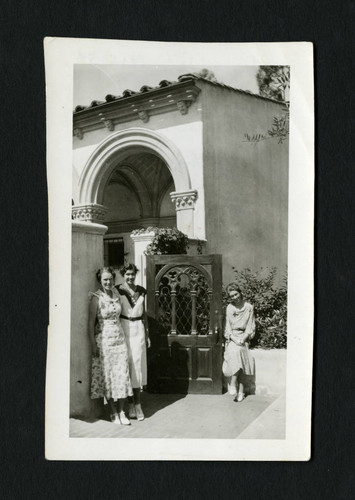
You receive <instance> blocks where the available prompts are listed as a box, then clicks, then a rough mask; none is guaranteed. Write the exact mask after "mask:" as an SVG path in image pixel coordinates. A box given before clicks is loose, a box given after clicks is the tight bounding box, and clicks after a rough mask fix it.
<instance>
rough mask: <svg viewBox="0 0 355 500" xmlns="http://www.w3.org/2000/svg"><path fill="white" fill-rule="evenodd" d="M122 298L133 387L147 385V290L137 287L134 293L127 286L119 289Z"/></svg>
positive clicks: (122, 322) (121, 286)
mask: <svg viewBox="0 0 355 500" xmlns="http://www.w3.org/2000/svg"><path fill="white" fill-rule="evenodd" d="M117 289H118V292H119V294H120V298H121V304H122V315H121V324H122V327H123V330H124V333H125V336H126V341H127V346H128V355H129V373H130V377H131V382H132V387H133V388H134V389H138V388H143V386H145V385H147V351H146V338H145V328H144V323H143V314H144V298H145V295H146V293H147V292H146V290H145V288H143V287H141V286H139V285H137V286H136V290H135V292H134V293H133V292H132V291H131V290H130V289H129V287H128V286H127V285H126V284H123V285H119V286H118V287H117Z"/></svg>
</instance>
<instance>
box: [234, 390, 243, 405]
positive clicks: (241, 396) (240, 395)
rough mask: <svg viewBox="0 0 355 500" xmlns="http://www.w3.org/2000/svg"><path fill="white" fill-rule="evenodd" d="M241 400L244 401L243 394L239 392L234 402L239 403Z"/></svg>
mask: <svg viewBox="0 0 355 500" xmlns="http://www.w3.org/2000/svg"><path fill="white" fill-rule="evenodd" d="M243 399H245V394H244V392H239V393H238V395H237V397H236V398H235V400H234V401H235V402H236V403H240V402H241V401H243Z"/></svg>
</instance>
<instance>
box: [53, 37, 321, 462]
mask: <svg viewBox="0 0 355 500" xmlns="http://www.w3.org/2000/svg"><path fill="white" fill-rule="evenodd" d="M44 48H45V70H46V95H47V179H48V195H49V275H50V306H49V308H50V311H49V313H50V314H49V318H50V325H49V328H48V351H47V374H46V422H45V426H46V427H45V442H46V446H45V456H46V458H47V459H49V460H253V461H266V460H267V461H270V460H277V461H281V460H282V461H285V460H292V461H305V460H309V459H310V449H311V402H312V359H313V309H314V305H313V300H314V295H313V278H314V277H313V270H314V267H313V258H314V256H313V251H314V249H313V246H314V245H313V238H314V236H313V229H314V228H313V226H314V90H313V45H312V44H311V43H309V42H283V43H175V42H146V41H122V40H97V39H79V38H78V39H75V38H45V40H44ZM172 61H174V64H177V65H180V64H184V65H186V66H188V65H190V66H194V65H199V66H200V65H204V66H206V67H208V66H209V65H216V62H218V65H224V66H228V65H231V66H247V65H253V66H258V65H287V66H290V68H291V88H290V102H291V112H290V143H289V144H290V149H289V225H288V336H287V343H288V346H287V385H286V438H285V439H282V440H268V439H265V440H264V439H255V440H253V439H137V438H135V439H125V438H122V439H123V440H124V446H122V442H121V441H120V445H119V446H113V443H114V442H117V438H106V439H103V438H95V439H93V438H71V437H69V377H70V307H71V188H72V112H73V66H74V65H75V64H117V65H124V64H127V65H138V64H144V65H148V64H152V65H171V63H172ZM113 439H114V440H115V441H113Z"/></svg>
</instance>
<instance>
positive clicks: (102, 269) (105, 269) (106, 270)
mask: <svg viewBox="0 0 355 500" xmlns="http://www.w3.org/2000/svg"><path fill="white" fill-rule="evenodd" d="M103 273H110V274H112V276H113V279H115V278H116V273H115V271H114V270H113V268H112V267H100V269H98V271H97V272H96V278H97V281H98V282H99V283H101V276H102V275H103Z"/></svg>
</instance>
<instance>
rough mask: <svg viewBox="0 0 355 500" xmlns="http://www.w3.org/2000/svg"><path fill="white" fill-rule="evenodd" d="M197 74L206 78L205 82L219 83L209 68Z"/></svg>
mask: <svg viewBox="0 0 355 500" xmlns="http://www.w3.org/2000/svg"><path fill="white" fill-rule="evenodd" d="M197 74H198V75H199V76H201V77H202V78H204V79H205V80H209V81H210V82H214V83H217V82H218V80H217V78H216V77H215V74H214V73H213V71H211V70H210V69H207V68H204V69H201V71H199V72H198V73H197Z"/></svg>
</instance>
